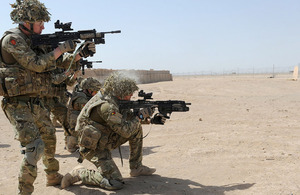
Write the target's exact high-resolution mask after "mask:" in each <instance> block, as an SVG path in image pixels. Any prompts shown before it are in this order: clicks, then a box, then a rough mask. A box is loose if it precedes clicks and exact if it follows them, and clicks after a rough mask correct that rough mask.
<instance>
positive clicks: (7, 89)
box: [0, 65, 51, 97]
mask: <svg viewBox="0 0 300 195" xmlns="http://www.w3.org/2000/svg"><path fill="white" fill-rule="evenodd" d="M50 85H51V79H50V75H49V74H47V73H36V72H33V71H30V70H25V69H23V68H21V67H20V66H17V65H13V66H7V67H5V68H3V67H2V68H0V96H8V97H14V96H19V95H27V94H36V95H41V94H43V93H45V91H47V90H48V89H49V87H50Z"/></svg>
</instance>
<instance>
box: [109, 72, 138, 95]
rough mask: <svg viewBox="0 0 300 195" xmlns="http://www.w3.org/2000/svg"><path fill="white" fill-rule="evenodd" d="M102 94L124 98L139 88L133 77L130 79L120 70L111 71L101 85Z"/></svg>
mask: <svg viewBox="0 0 300 195" xmlns="http://www.w3.org/2000/svg"><path fill="white" fill-rule="evenodd" d="M103 88H104V94H106V95H110V96H115V97H120V98H124V97H125V96H128V95H131V94H133V93H134V92H135V91H137V90H138V89H139V88H138V86H137V85H136V82H135V80H134V79H131V78H129V77H127V76H125V75H124V74H122V73H120V72H114V73H112V74H111V75H110V76H109V77H108V78H107V79H106V80H105V83H104V85H103Z"/></svg>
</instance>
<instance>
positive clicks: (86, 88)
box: [66, 77, 101, 153]
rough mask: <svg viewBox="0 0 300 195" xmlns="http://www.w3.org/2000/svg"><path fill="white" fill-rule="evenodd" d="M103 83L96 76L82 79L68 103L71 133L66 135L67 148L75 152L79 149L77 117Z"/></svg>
mask: <svg viewBox="0 0 300 195" xmlns="http://www.w3.org/2000/svg"><path fill="white" fill-rule="evenodd" d="M100 88H101V83H100V82H99V81H98V80H97V79H94V78H91V77H90V78H86V79H83V80H82V81H80V84H79V86H78V87H74V91H73V93H72V97H71V99H70V102H69V105H68V122H69V125H70V133H71V135H69V136H67V137H66V148H67V150H68V151H69V152H71V153H73V152H75V151H76V150H77V149H78V141H77V135H76V133H75V126H76V122H77V117H78V116H79V114H80V111H81V110H82V108H83V107H84V105H85V104H86V103H87V102H88V101H89V100H90V99H91V98H92V97H93V96H94V95H95V94H96V93H97V92H98V91H99V90H100Z"/></svg>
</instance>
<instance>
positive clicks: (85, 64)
mask: <svg viewBox="0 0 300 195" xmlns="http://www.w3.org/2000/svg"><path fill="white" fill-rule="evenodd" d="M93 63H102V61H88V60H83V59H82V58H81V59H80V60H79V64H80V68H81V72H82V75H84V74H85V71H84V67H87V68H93Z"/></svg>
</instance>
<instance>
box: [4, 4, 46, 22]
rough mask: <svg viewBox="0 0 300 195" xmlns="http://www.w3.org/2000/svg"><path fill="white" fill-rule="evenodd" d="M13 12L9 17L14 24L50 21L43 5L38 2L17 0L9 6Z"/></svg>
mask: <svg viewBox="0 0 300 195" xmlns="http://www.w3.org/2000/svg"><path fill="white" fill-rule="evenodd" d="M11 7H12V8H13V10H12V11H11V13H10V17H11V19H12V21H14V23H21V22H37V21H44V22H49V21H50V15H51V14H50V13H49V12H48V10H47V8H46V7H45V5H44V4H43V3H41V2H40V1H38V0H17V1H16V3H14V4H11Z"/></svg>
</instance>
